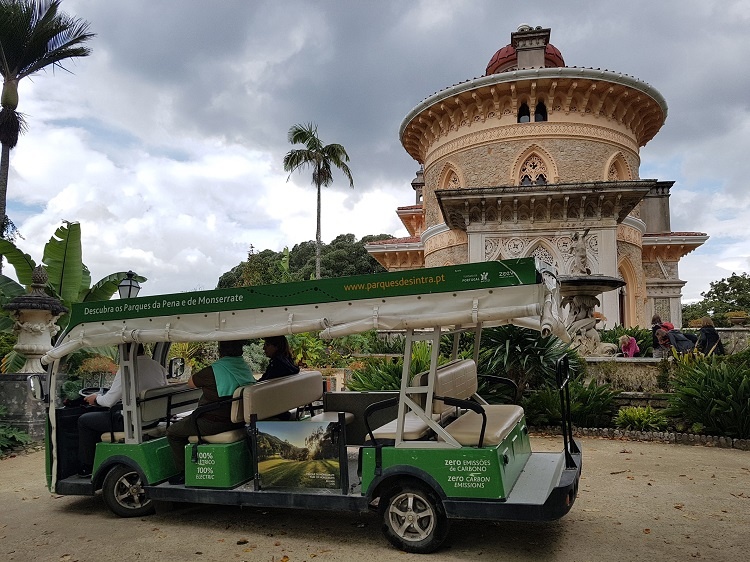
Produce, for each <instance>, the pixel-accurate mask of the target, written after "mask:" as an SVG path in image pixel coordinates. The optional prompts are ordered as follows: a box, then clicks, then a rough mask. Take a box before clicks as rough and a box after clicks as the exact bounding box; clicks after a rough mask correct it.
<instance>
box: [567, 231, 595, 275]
mask: <svg viewBox="0 0 750 562" xmlns="http://www.w3.org/2000/svg"><path fill="white" fill-rule="evenodd" d="M588 233H589V229H588V228H587V229H586V230H584V231H583V234H581V235H580V236H579V235H578V232H575V233H573V238H572V240H573V245H572V246H571V249H570V251H571V253H572V254H573V266H572V267H571V270H570V273H571V274H572V275H591V270H590V269H589V268H588V258H587V257H586V236H587V235H588Z"/></svg>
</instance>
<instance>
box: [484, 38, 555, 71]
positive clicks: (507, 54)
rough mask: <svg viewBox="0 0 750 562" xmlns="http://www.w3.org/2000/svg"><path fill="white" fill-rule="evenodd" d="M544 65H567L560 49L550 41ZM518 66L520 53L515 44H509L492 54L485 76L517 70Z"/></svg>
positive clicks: (546, 49)
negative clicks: (518, 53)
mask: <svg viewBox="0 0 750 562" xmlns="http://www.w3.org/2000/svg"><path fill="white" fill-rule="evenodd" d="M544 66H545V68H557V67H560V66H565V61H564V60H563V57H562V54H561V53H560V50H559V49H558V48H557V47H555V46H554V45H553V44H552V43H548V44H547V46H546V47H545V49H544ZM517 68H518V55H517V53H516V49H515V47H513V45H511V44H508V45H506V46H505V47H503V48H502V49H500V50H499V51H497V52H496V53H495V54H494V55H493V56H492V58H491V59H490V62H489V63H487V71H486V72H485V76H489V75H490V74H497V73H498V72H504V71H506V70H516V69H517Z"/></svg>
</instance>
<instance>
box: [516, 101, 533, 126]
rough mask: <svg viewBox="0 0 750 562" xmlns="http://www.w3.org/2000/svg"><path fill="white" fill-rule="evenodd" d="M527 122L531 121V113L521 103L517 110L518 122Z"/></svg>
mask: <svg viewBox="0 0 750 562" xmlns="http://www.w3.org/2000/svg"><path fill="white" fill-rule="evenodd" d="M529 121H531V112H530V111H529V106H528V105H526V104H525V103H522V104H521V107H519V108H518V122H519V123H528V122H529Z"/></svg>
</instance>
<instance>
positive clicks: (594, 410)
mask: <svg viewBox="0 0 750 562" xmlns="http://www.w3.org/2000/svg"><path fill="white" fill-rule="evenodd" d="M569 385H570V416H571V419H572V421H573V425H575V426H577V427H608V426H610V425H611V422H612V411H613V409H614V399H615V397H616V396H617V395H618V394H619V392H618V391H616V390H612V387H611V386H610V385H609V384H596V382H595V381H593V380H592V381H590V382H589V383H588V384H584V383H583V382H582V381H581V380H580V379H574V380H571V381H570V383H569ZM521 405H522V406H523V408H524V411H525V413H526V420H527V421H528V422H529V425H532V426H545V425H560V424H561V423H562V415H561V413H560V395H559V393H558V391H557V390H556V389H555V388H554V387H552V386H545V387H543V388H541V389H539V390H536V391H533V392H531V393H530V394H529V395H528V396H526V397H524V399H523V400H522V401H521Z"/></svg>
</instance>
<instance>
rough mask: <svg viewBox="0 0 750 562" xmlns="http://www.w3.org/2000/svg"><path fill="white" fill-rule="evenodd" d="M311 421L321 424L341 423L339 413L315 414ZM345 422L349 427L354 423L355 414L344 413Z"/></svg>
mask: <svg viewBox="0 0 750 562" xmlns="http://www.w3.org/2000/svg"><path fill="white" fill-rule="evenodd" d="M310 421H314V422H319V423H330V422H337V421H339V413H338V412H322V413H320V414H315V415H314V416H312V417H311V418H310ZM344 421H345V423H346V424H347V425H348V424H350V423H352V422H353V421H354V414H352V413H350V412H344Z"/></svg>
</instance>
